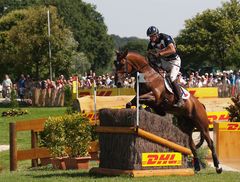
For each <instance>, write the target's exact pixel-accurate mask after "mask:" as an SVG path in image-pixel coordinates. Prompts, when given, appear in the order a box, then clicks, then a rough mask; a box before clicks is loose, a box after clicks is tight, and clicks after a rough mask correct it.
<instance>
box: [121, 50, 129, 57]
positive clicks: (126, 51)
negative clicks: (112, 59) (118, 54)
mask: <svg viewBox="0 0 240 182" xmlns="http://www.w3.org/2000/svg"><path fill="white" fill-rule="evenodd" d="M127 55H128V49H126V50H125V51H124V53H123V56H122V57H124V58H125V57H126V56H127Z"/></svg>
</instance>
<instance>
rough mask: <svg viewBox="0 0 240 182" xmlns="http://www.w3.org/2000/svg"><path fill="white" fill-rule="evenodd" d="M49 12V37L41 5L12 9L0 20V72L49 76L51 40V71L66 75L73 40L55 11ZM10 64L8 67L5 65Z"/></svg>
mask: <svg viewBox="0 0 240 182" xmlns="http://www.w3.org/2000/svg"><path fill="white" fill-rule="evenodd" d="M50 11H51V37H50V39H49V36H48V26H47V13H46V12H47V11H46V8H44V7H39V8H36V7H35V8H28V9H22V10H16V11H12V12H10V13H8V14H7V15H6V16H3V17H2V18H1V19H0V53H1V55H2V57H1V58H0V64H1V65H5V66H3V68H4V69H5V70H3V69H1V72H3V73H4V72H6V71H8V72H9V71H10V72H11V71H13V72H15V73H16V74H17V75H19V74H21V73H28V74H33V73H34V74H35V78H36V79H39V77H46V76H47V75H49V74H48V73H49V72H48V68H49V59H48V57H49V56H48V55H49V53H48V43H49V40H50V42H51V50H52V60H51V61H52V67H53V68H54V70H55V72H57V73H59V74H61V73H65V74H69V72H70V67H69V65H71V60H72V56H73V53H74V49H76V48H77V42H76V41H75V40H74V38H73V35H72V32H71V31H70V30H69V29H67V28H66V26H65V25H64V24H63V21H62V19H60V18H58V16H57V10H56V8H54V7H50ZM9 65H11V67H9Z"/></svg>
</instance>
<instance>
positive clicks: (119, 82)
mask: <svg viewBox="0 0 240 182" xmlns="http://www.w3.org/2000/svg"><path fill="white" fill-rule="evenodd" d="M127 55H128V50H126V51H124V52H118V51H116V60H115V61H114V65H115V68H116V72H115V84H116V86H117V87H121V86H123V83H124V81H125V79H126V78H127V77H129V76H130V74H131V73H132V71H133V67H132V64H129V61H128V60H127Z"/></svg>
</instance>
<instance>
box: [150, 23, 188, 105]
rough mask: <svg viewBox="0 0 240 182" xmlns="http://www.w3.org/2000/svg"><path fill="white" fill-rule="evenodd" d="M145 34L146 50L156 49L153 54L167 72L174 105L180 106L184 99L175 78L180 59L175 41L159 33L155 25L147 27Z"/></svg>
mask: <svg viewBox="0 0 240 182" xmlns="http://www.w3.org/2000/svg"><path fill="white" fill-rule="evenodd" d="M147 36H148V37H150V41H149V43H148V48H147V49H148V52H152V51H157V52H156V53H154V55H155V56H156V57H160V58H161V63H162V68H163V69H164V70H165V71H167V72H168V73H169V76H170V80H171V83H172V87H173V91H174V94H175V95H176V98H177V103H175V104H174V106H175V107H181V106H183V104H184V101H183V99H182V97H181V90H180V86H179V85H178V84H177V80H176V78H177V75H178V73H179V70H180V66H181V59H180V57H179V56H178V54H177V52H176V45H175V42H174V40H173V38H172V37H171V36H170V35H167V34H164V33H159V31H158V29H157V28H156V27H155V26H151V27H149V28H148V29H147ZM156 61H157V60H156Z"/></svg>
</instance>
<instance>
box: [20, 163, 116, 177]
mask: <svg viewBox="0 0 240 182" xmlns="http://www.w3.org/2000/svg"><path fill="white" fill-rule="evenodd" d="M24 176H27V177H31V178H35V179H40V178H41V179H43V178H69V177H71V178H79V177H82V178H83V177H85V178H92V179H96V178H108V177H109V178H110V177H117V176H106V175H102V174H94V173H89V171H87V170H54V169H53V168H52V167H51V165H49V166H44V167H37V168H31V169H29V171H28V172H27V173H26V174H25V175H24Z"/></svg>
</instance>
